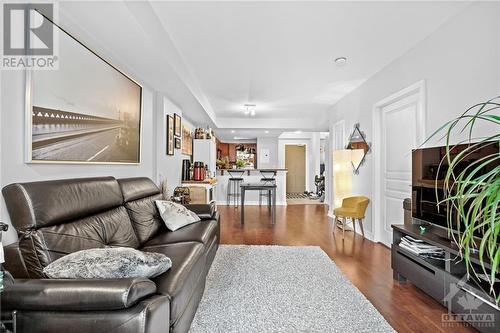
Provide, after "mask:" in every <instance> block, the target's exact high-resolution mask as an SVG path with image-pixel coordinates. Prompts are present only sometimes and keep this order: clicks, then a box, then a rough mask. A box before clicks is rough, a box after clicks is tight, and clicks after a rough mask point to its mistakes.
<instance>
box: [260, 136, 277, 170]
mask: <svg viewBox="0 0 500 333" xmlns="http://www.w3.org/2000/svg"><path fill="white" fill-rule="evenodd" d="M262 149H264V150H267V151H269V162H268V163H263V162H261V158H262V152H261V151H262ZM257 159H258V160H257V167H258V168H259V169H265V168H276V167H278V165H279V164H278V138H277V137H276V138H257Z"/></svg>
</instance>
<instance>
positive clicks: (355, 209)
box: [333, 196, 370, 239]
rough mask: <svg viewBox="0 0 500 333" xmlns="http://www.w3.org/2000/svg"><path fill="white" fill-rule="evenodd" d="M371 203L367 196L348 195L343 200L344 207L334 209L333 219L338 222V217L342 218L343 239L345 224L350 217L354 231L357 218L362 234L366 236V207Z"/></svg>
mask: <svg viewBox="0 0 500 333" xmlns="http://www.w3.org/2000/svg"><path fill="white" fill-rule="evenodd" d="M369 203H370V199H368V198H367V197H365V196H356V197H348V198H344V200H342V207H339V208H335V209H334V210H333V214H334V215H335V216H334V219H333V221H334V223H335V224H337V219H341V222H342V239H344V233H345V226H346V224H347V219H348V218H350V219H351V220H352V226H353V228H354V231H356V220H358V223H359V227H360V228H361V234H362V235H363V238H364V237H365V231H364V230H363V219H364V218H365V213H366V208H367V207H368V204H369ZM334 227H335V226H334Z"/></svg>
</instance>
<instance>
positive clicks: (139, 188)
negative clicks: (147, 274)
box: [118, 178, 167, 245]
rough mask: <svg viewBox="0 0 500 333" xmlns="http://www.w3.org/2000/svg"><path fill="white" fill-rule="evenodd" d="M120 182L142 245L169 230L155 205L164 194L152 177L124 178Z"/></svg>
mask: <svg viewBox="0 0 500 333" xmlns="http://www.w3.org/2000/svg"><path fill="white" fill-rule="evenodd" d="M118 183H119V184H120V188H121V190H122V193H123V198H124V201H125V208H127V212H128V214H129V216H130V219H131V221H132V226H133V228H134V230H135V233H136V235H137V238H138V239H139V243H140V244H141V245H142V244H144V243H146V242H147V241H148V240H150V239H151V238H153V237H154V236H156V235H157V234H158V233H159V232H160V231H161V230H163V231H166V230H167V229H166V227H165V225H164V223H163V221H162V220H161V217H160V213H159V212H158V209H157V208H156V205H155V200H162V198H163V196H162V194H161V192H160V190H159V189H158V187H157V186H156V185H155V183H153V181H152V180H151V179H149V178H124V179H118Z"/></svg>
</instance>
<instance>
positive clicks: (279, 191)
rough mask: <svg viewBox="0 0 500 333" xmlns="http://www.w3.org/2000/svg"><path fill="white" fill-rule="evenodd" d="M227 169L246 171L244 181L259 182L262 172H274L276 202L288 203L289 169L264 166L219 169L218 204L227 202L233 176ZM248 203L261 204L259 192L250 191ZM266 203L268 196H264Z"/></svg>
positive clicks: (246, 201) (278, 203)
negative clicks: (228, 187) (287, 179)
mask: <svg viewBox="0 0 500 333" xmlns="http://www.w3.org/2000/svg"><path fill="white" fill-rule="evenodd" d="M227 171H244V172H245V173H244V174H243V176H242V177H243V182H244V183H259V182H260V180H261V178H262V177H263V176H262V174H261V171H262V172H274V173H275V179H276V186H277V188H276V204H277V205H286V173H287V169H282V168H262V169H219V170H217V195H216V197H217V204H218V205H226V204H227V185H228V182H229V180H228V179H229V178H231V176H230V175H229V173H228V172H227ZM245 198H246V199H245V204H246V205H258V204H259V192H258V191H249V192H248V193H247V194H246V196H245ZM262 203H263V204H264V205H266V198H263V202H262Z"/></svg>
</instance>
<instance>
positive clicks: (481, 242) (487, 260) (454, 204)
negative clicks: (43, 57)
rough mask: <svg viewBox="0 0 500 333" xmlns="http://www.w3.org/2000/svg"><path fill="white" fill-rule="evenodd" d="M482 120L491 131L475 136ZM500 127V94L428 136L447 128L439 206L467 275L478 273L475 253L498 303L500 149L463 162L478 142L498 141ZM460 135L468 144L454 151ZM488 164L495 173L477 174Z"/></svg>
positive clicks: (437, 185)
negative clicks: (454, 140) (479, 236)
mask: <svg viewBox="0 0 500 333" xmlns="http://www.w3.org/2000/svg"><path fill="white" fill-rule="evenodd" d="M479 123H488V124H490V125H491V126H493V128H495V130H494V132H493V134H492V135H488V136H484V137H473V131H474V129H475V128H477V125H478V124H479ZM499 125H500V97H496V98H494V99H491V100H489V101H486V102H484V103H479V104H476V105H474V106H472V107H470V108H469V109H467V111H465V112H464V113H463V114H462V115H460V116H459V117H457V118H455V119H453V120H451V121H449V122H447V123H446V124H444V125H443V126H442V127H440V128H439V129H438V130H437V131H436V132H434V133H433V134H432V135H431V136H430V137H429V139H430V138H432V137H435V136H436V135H438V134H440V133H441V134H442V133H443V132H444V139H445V141H446V152H445V156H444V158H443V159H442V160H441V163H440V165H439V168H443V171H445V170H444V168H446V172H445V178H444V183H441V184H438V182H437V180H436V184H435V188H436V197H437V198H438V201H439V202H438V207H439V205H441V204H444V205H445V206H446V208H447V222H448V230H449V232H450V234H451V236H452V237H453V240H454V242H455V243H456V245H457V246H458V249H459V253H460V256H461V257H462V258H463V260H464V261H465V264H466V266H467V274H468V275H469V276H470V274H471V273H473V274H475V275H477V274H478V273H477V272H476V268H474V266H473V265H472V262H471V254H472V253H473V252H476V253H478V256H479V261H480V264H481V267H482V271H483V272H482V273H484V275H485V276H487V279H488V283H489V285H490V293H491V294H492V295H494V297H495V298H496V300H497V303H498V302H499V301H500V295H495V292H494V289H493V286H494V284H495V281H496V277H497V270H498V269H499V263H500V246H499V243H500V166H499V162H500V153H499V152H496V153H493V154H490V155H488V156H486V157H484V158H481V159H478V160H476V161H474V162H472V163H469V164H468V165H467V166H466V167H465V168H464V166H463V164H464V163H461V162H462V161H464V160H465V159H466V158H467V156H468V155H469V154H472V153H474V151H475V150H477V149H478V147H479V146H484V145H485V144H487V145H488V144H496V145H498V143H499V141H500V130H499V129H500V128H499ZM457 133H467V138H466V140H465V142H459V144H463V143H466V144H468V146H467V147H466V149H465V150H463V151H461V152H459V153H456V152H453V148H454V147H455V146H456V145H455V144H452V143H451V140H452V137H453V136H454V135H456V134H457ZM429 139H427V140H426V142H427V141H428V140H429ZM424 143H425V142H424ZM484 167H488V170H490V169H491V171H488V172H487V173H481V172H479V171H480V170H481V169H482V168H484ZM492 167H493V168H492ZM438 174H439V172H438ZM440 187H441V188H442V189H443V191H444V197H443V198H441V199H440V198H439V197H438V189H439V188H440ZM477 231H481V233H482V235H483V237H482V239H477V238H475V237H474V235H475V234H476V232H477ZM486 265H489V267H491V268H490V271H488V270H487V269H486Z"/></svg>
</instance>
